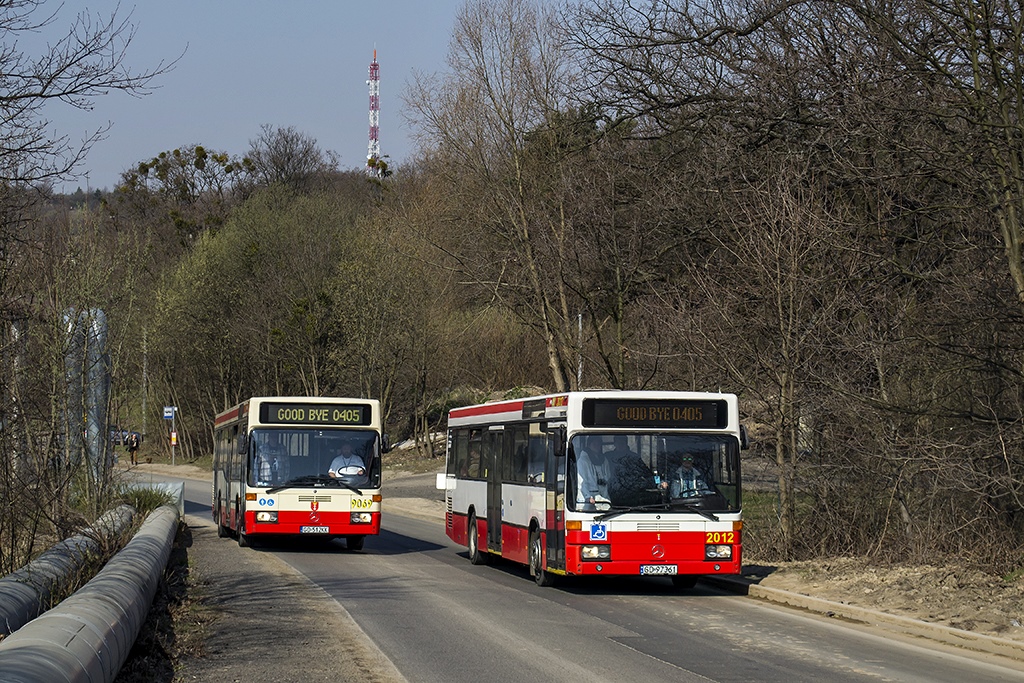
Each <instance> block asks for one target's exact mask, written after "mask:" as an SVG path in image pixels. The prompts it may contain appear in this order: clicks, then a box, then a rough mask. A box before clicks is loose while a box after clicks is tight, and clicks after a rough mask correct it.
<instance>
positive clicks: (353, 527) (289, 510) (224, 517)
mask: <svg viewBox="0 0 1024 683" xmlns="http://www.w3.org/2000/svg"><path fill="white" fill-rule="evenodd" d="M213 430H214V455H213V492H212V494H213V497H212V500H213V505H212V508H213V519H214V521H215V522H216V523H217V533H218V535H219V536H221V537H225V536H228V535H234V536H236V537H237V538H238V544H239V545H241V546H248V545H250V543H251V542H252V541H253V539H259V538H261V537H262V538H269V537H271V536H278V537H280V536H283V535H296V536H306V537H319V538H335V537H344V538H345V539H346V544H347V546H348V548H349V549H350V550H360V549H362V547H363V541H364V540H365V538H366V537H367V536H373V535H377V534H379V533H380V510H381V492H380V480H381V457H380V456H381V451H382V450H383V449H386V448H387V446H386V444H385V443H384V437H383V436H382V435H381V418H380V403H379V402H378V401H376V400H373V399H360V398H323V397H306V396H273V397H257V398H250V399H249V400H247V401H245V402H243V403H240V404H238V405H237V406H235V407H233V408H231V409H229V410H225V411H224V412H222V413H220V414H219V415H217V416H216V418H215V419H214V424H213ZM342 454H344V457H343V458H339V456H342Z"/></svg>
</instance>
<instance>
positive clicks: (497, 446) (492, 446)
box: [482, 428, 505, 553]
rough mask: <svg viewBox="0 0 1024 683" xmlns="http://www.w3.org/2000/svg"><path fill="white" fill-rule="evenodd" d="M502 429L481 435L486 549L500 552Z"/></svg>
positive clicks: (503, 433)
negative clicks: (485, 485)
mask: <svg viewBox="0 0 1024 683" xmlns="http://www.w3.org/2000/svg"><path fill="white" fill-rule="evenodd" d="M504 435H505V432H504V430H503V429H500V428H499V429H497V430H493V429H489V430H487V431H486V432H484V435H483V442H484V443H483V466H484V468H485V470H486V471H485V472H482V474H483V475H484V477H486V479H487V549H488V550H493V551H496V552H498V553H500V552H501V468H502V447H503V442H504V439H503V438H502V437H503V436H504Z"/></svg>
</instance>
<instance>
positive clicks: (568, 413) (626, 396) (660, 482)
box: [437, 391, 747, 588]
mask: <svg viewBox="0 0 1024 683" xmlns="http://www.w3.org/2000/svg"><path fill="white" fill-rule="evenodd" d="M746 441H747V440H746V432H745V431H744V429H743V428H742V426H741V425H740V422H739V411H738V407H737V400H736V396H735V395H733V394H721V393H694V392H675V391H573V392H568V393H563V394H554V395H548V396H538V397H535V398H528V399H517V400H510V401H500V402H496V403H486V404H481V405H475V406H467V407H463V408H456V409H454V410H452V411H450V413H449V416H448V454H447V463H446V471H445V473H444V474H439V475H438V482H437V484H438V488H443V489H444V490H445V504H446V514H445V522H446V531H447V534H448V537H449V538H451V539H452V540H453V541H455V542H456V543H460V544H462V545H465V546H467V548H468V549H469V559H470V560H471V561H472V562H473V563H474V564H482V563H484V562H486V561H487V559H488V558H489V557H492V556H495V557H502V558H506V559H509V560H513V561H515V562H520V563H523V564H525V565H527V566H528V567H529V570H530V574H531V575H533V577H534V578H535V580H536V581H537V583H538V584H540V585H549V584H551V583H552V582H553V581H554V580H555V579H556V577H557V576H559V575H586V576H616V575H619V576H621V575H632V576H667V577H671V579H672V581H673V582H674V583H675V584H676V586H678V587H681V588H689V587H692V586H693V585H694V584H695V583H696V581H697V577H699V576H701V575H709V574H738V573H739V572H740V562H741V544H740V540H741V530H742V527H743V522H742V516H741V514H740V449H741V448H745V447H746Z"/></svg>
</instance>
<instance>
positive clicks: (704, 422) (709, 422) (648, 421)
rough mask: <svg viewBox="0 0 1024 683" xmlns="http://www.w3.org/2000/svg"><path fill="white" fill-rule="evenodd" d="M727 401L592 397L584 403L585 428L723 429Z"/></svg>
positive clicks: (726, 414) (726, 415)
mask: <svg viewBox="0 0 1024 683" xmlns="http://www.w3.org/2000/svg"><path fill="white" fill-rule="evenodd" d="M728 414H729V411H728V409H727V408H726V402H725V401H714V400H711V401H687V400H679V401H658V400H650V401H644V400H635V399H614V398H593V399H586V400H584V401H583V416H582V417H583V426H584V427H623V428H625V427H639V428H658V427H665V428H684V429H686V428H689V429H724V428H725V427H726V423H727V421H728Z"/></svg>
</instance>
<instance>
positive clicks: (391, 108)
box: [42, 0, 463, 192]
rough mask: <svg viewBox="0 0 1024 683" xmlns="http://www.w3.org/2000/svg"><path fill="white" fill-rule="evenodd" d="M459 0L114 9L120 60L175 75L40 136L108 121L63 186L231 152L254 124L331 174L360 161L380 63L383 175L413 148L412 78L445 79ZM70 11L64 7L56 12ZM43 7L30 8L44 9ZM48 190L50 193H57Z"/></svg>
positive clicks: (186, 0) (206, 1)
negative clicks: (291, 135)
mask: <svg viewBox="0 0 1024 683" xmlns="http://www.w3.org/2000/svg"><path fill="white" fill-rule="evenodd" d="M462 4H463V0H379V1H378V2H374V1H372V0H363V1H362V2H355V1H353V0H332V1H329V0H317V1H313V0H290V1H287V2H285V1H284V0H279V1H277V2H270V1H267V0H165V1H163V2H155V1H153V0H149V1H147V2H139V3H137V4H132V3H131V2H122V3H120V10H119V12H120V15H125V16H126V15H127V14H128V12H131V21H132V23H134V24H135V25H136V28H137V32H136V35H135V39H134V40H133V42H132V44H131V45H130V46H129V51H128V62H129V64H130V65H131V66H133V67H135V68H136V69H148V68H153V67H155V66H156V65H157V64H158V63H159V62H160V61H161V60H164V61H171V60H173V59H174V58H175V57H177V56H178V55H181V54H182V52H184V55H183V56H182V57H181V59H180V60H179V62H178V64H177V66H176V67H175V69H174V70H173V71H172V72H171V73H168V74H166V75H164V76H162V77H160V78H159V79H157V80H156V81H155V85H157V86H158V87H157V89H156V90H155V91H154V92H153V93H152V94H150V95H148V96H146V97H143V98H133V97H131V96H129V95H127V94H125V93H121V92H112V93H110V94H108V95H106V96H103V97H101V98H99V99H98V100H96V103H95V105H96V106H95V108H94V109H93V110H92V111H90V112H78V111H75V110H73V109H71V108H69V107H67V106H66V105H61V104H60V103H54V104H52V105H49V106H48V108H47V109H46V111H45V115H46V117H47V118H48V119H49V120H50V121H51V123H52V125H53V128H54V129H55V130H56V131H59V132H61V133H63V134H67V135H69V136H71V138H72V139H73V140H77V139H81V138H82V137H83V136H84V135H85V133H86V131H87V130H93V129H96V128H98V127H101V126H103V125H105V124H106V123H107V122H110V123H111V124H112V128H111V130H110V132H109V133H108V134H107V138H106V139H105V140H103V141H101V142H99V143H97V144H96V145H95V146H94V147H93V149H92V151H91V152H90V154H89V156H88V158H87V159H86V163H85V165H84V166H83V167H82V169H81V175H82V177H81V178H80V179H79V180H76V181H71V182H68V183H66V184H65V185H64V188H63V189H64V190H65V191H68V192H71V191H73V190H74V189H75V187H76V186H81V187H82V188H83V189H85V188H86V183H87V181H86V177H85V174H86V173H88V186H89V187H91V188H93V189H95V188H106V189H112V188H113V186H114V185H115V184H116V183H117V181H118V179H119V178H120V174H121V172H122V171H123V170H125V169H127V168H131V167H134V166H135V165H136V164H137V163H138V162H139V161H143V160H148V159H150V158H152V157H153V156H155V155H156V154H158V153H159V152H161V151H165V150H170V149H174V148H175V147H181V146H185V145H190V144H201V145H204V146H206V147H207V148H209V149H213V150H218V151H225V152H228V153H230V154H236V155H241V154H244V153H245V152H246V151H247V150H248V149H249V141H250V140H252V139H253V138H255V137H257V136H258V135H259V133H260V126H261V125H262V124H270V125H271V126H273V127H275V128H277V127H289V126H291V127H293V128H295V129H296V130H298V131H300V132H302V133H305V134H307V135H310V136H312V137H313V138H315V139H316V140H317V141H318V143H319V145H320V147H321V148H323V149H325V150H331V151H334V152H336V153H337V154H338V155H340V163H341V166H342V168H345V169H348V168H362V167H363V166H364V165H365V164H366V151H367V143H368V131H369V95H368V89H367V85H366V80H367V78H368V75H369V64H370V61H371V60H372V58H373V51H374V48H376V50H377V61H378V63H379V64H380V93H381V104H380V146H381V153H382V154H383V155H389V156H390V157H391V162H392V164H396V163H397V164H401V163H402V162H403V161H405V160H406V159H408V158H409V156H410V155H411V154H412V152H413V150H414V147H413V145H414V143H413V142H412V140H411V133H412V131H411V130H410V129H409V128H408V126H407V124H406V123H405V122H404V120H403V119H402V117H401V111H400V110H401V107H402V103H401V99H400V95H401V93H402V92H403V91H404V90H405V87H406V84H407V83H409V82H411V81H412V80H413V77H414V71H417V72H420V73H427V74H430V73H436V72H443V71H446V70H447V65H446V62H445V60H446V57H447V54H448V42H449V38H450V36H451V30H452V26H453V22H454V19H455V14H456V13H457V11H458V9H459V8H460V7H461V6H462ZM71 5H74V6H73V7H69V6H71ZM56 6H57V4H56V3H53V2H48V3H46V4H45V5H44V6H43V10H42V11H47V10H48V11H53V9H54V8H56ZM117 6H118V2H116V1H115V0H87V2H81V3H67V4H66V5H65V8H64V10H63V11H62V13H61V14H60V15H59V17H60V18H59V21H58V23H57V24H56V25H55V26H59V27H60V28H61V30H62V31H63V30H65V29H66V27H67V26H68V25H69V24H70V22H71V20H72V19H73V18H74V15H75V14H76V13H77V12H78V11H80V9H81V8H82V7H86V8H88V10H89V11H90V12H91V13H93V14H94V15H95V14H100V15H105V16H109V15H110V14H111V13H112V12H113V11H114V10H115V9H116V8H117ZM58 189H60V188H58Z"/></svg>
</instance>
